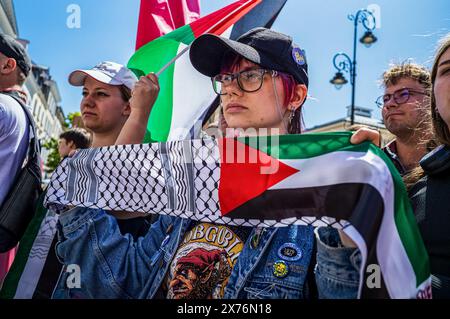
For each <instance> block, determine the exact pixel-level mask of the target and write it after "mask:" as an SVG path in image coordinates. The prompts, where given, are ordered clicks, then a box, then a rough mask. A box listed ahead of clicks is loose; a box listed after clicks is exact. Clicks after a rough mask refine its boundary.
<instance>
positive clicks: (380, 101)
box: [375, 88, 427, 109]
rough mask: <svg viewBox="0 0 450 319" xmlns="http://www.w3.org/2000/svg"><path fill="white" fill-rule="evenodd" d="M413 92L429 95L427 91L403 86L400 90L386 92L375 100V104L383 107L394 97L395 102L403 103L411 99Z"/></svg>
mask: <svg viewBox="0 0 450 319" xmlns="http://www.w3.org/2000/svg"><path fill="white" fill-rule="evenodd" d="M413 94H421V95H427V93H426V92H420V91H416V90H413V89H409V88H403V89H400V90H397V91H395V92H394V93H392V94H384V95H382V96H380V97H378V98H377V100H376V101H375V104H376V105H377V106H378V107H379V108H380V109H382V108H383V107H384V106H385V105H386V104H387V103H388V102H389V101H390V100H391V98H393V99H394V102H395V103H397V104H403V103H406V102H408V101H409V98H410V97H411V95H413Z"/></svg>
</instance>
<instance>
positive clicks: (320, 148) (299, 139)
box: [238, 132, 370, 160]
mask: <svg viewBox="0 0 450 319" xmlns="http://www.w3.org/2000/svg"><path fill="white" fill-rule="evenodd" d="M351 136H352V133H351V132H337V133H336V132H333V133H314V134H301V135H294V134H292V135H279V136H268V137H265V136H258V137H239V138H238V141H240V142H242V143H245V144H247V145H248V146H250V147H252V148H256V149H258V150H259V151H261V152H264V153H266V154H268V155H270V156H272V157H274V158H277V159H286V160H288V159H293V160H296V159H307V158H312V157H316V156H319V155H324V154H327V153H331V152H335V151H353V152H367V149H368V148H369V144H370V143H368V142H366V143H361V144H358V145H351V144H350V137H351Z"/></svg>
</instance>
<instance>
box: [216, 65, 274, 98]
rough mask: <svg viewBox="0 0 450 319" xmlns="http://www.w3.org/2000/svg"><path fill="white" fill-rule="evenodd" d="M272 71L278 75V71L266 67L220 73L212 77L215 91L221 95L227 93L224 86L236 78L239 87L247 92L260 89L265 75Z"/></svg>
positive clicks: (272, 73)
mask: <svg viewBox="0 0 450 319" xmlns="http://www.w3.org/2000/svg"><path fill="white" fill-rule="evenodd" d="M266 73H270V74H271V75H272V76H277V75H278V72H277V71H273V70H265V69H254V70H246V71H241V72H236V73H231V74H229V73H226V74H218V75H216V76H215V77H212V78H211V81H212V85H213V88H214V92H216V93H217V94H219V95H225V94H227V93H224V90H223V89H224V88H225V87H227V86H229V85H230V84H231V83H232V82H233V80H234V79H236V80H237V83H238V86H239V88H240V89H241V90H242V91H244V92H247V93H251V92H256V91H258V90H259V89H260V88H261V87H262V85H263V82H264V75H265V74H266Z"/></svg>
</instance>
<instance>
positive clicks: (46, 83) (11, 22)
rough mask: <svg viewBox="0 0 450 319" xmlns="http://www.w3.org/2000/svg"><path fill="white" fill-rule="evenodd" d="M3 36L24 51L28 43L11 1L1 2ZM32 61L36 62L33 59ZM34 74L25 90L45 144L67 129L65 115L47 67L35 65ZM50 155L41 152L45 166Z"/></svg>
mask: <svg viewBox="0 0 450 319" xmlns="http://www.w3.org/2000/svg"><path fill="white" fill-rule="evenodd" d="M0 32H2V33H6V34H9V35H11V36H12V37H14V38H16V39H18V40H19V41H20V42H21V43H22V44H23V45H24V46H25V47H27V46H28V44H29V42H28V41H27V40H24V39H20V38H19V31H18V27H17V20H16V15H15V11H14V3H13V1H12V0H0ZM32 60H33V59H32ZM32 64H33V66H32V72H31V74H30V75H29V76H28V78H27V80H26V82H25V84H24V86H23V90H24V91H25V92H26V93H27V96H28V105H29V107H30V109H31V111H32V114H33V117H34V120H35V122H36V126H37V127H36V129H37V135H38V138H39V140H40V141H41V144H42V143H45V142H47V141H48V140H49V139H51V138H52V137H53V138H55V139H58V137H59V134H61V133H62V131H63V129H64V126H63V125H64V121H65V117H64V112H63V110H62V108H61V95H60V93H59V90H58V85H57V83H56V82H55V81H53V80H52V77H51V75H50V70H49V68H48V67H46V66H42V65H38V64H36V63H35V62H34V61H33V62H32ZM48 153H49V151H48V150H46V149H42V153H41V155H42V159H43V162H44V163H46V162H47V157H48Z"/></svg>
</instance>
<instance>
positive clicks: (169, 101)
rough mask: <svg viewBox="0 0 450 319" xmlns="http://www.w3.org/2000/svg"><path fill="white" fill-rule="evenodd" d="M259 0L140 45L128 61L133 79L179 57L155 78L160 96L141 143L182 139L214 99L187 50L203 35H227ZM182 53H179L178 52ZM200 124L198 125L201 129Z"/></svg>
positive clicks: (231, 7) (247, 0)
mask: <svg viewBox="0 0 450 319" xmlns="http://www.w3.org/2000/svg"><path fill="white" fill-rule="evenodd" d="M260 2H261V0H241V1H236V2H235V3H233V4H230V5H228V6H226V7H224V8H223V9H220V10H218V11H216V12H213V13H211V14H209V15H207V16H205V17H203V18H200V19H198V20H196V21H194V22H192V23H190V24H188V25H186V26H183V27H181V28H178V29H176V30H174V31H172V32H170V33H168V34H166V35H164V36H162V37H159V38H157V39H156V40H153V41H151V42H149V43H147V44H146V45H144V46H142V47H141V48H140V49H139V50H138V51H136V53H135V54H134V55H133V56H132V57H131V58H130V60H129V62H128V68H130V69H131V70H133V71H134V72H135V74H136V75H137V76H142V75H146V74H148V73H150V72H154V73H157V72H158V71H160V70H161V69H162V68H163V67H164V66H165V65H167V63H169V62H170V61H171V60H173V59H174V58H175V57H176V56H177V55H179V54H181V56H180V57H179V58H177V60H176V61H175V62H174V63H173V64H171V65H170V66H169V67H168V69H167V70H165V71H164V72H162V73H161V75H160V76H159V83H160V87H161V90H160V93H159V96H158V99H157V100H156V103H155V105H154V106H153V109H152V112H151V115H150V119H149V122H148V127H147V134H146V136H145V138H144V142H146V143H147V142H150V141H167V140H176V139H184V138H186V136H189V132H190V129H191V128H192V126H193V123H196V122H197V121H199V119H201V116H202V114H203V113H204V112H205V111H206V109H207V108H208V107H209V105H210V104H211V102H212V101H213V100H214V99H215V98H216V94H215V93H214V91H213V89H212V87H211V80H210V79H209V78H208V77H205V76H204V75H202V74H200V73H199V72H197V71H196V70H195V69H194V67H193V66H192V65H191V63H190V60H189V54H187V51H188V47H189V45H190V44H191V43H192V41H194V40H195V38H197V37H199V36H200V35H202V34H204V33H213V34H216V35H222V36H229V34H230V32H231V29H232V27H233V25H234V23H236V22H237V21H239V20H240V19H241V18H242V17H244V16H245V15H246V13H248V12H249V11H251V10H252V9H253V8H254V7H255V6H256V5H258V4H259V3H260ZM182 52H183V53H182ZM201 124H202V123H201V121H200V122H199V124H198V125H199V126H201Z"/></svg>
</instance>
